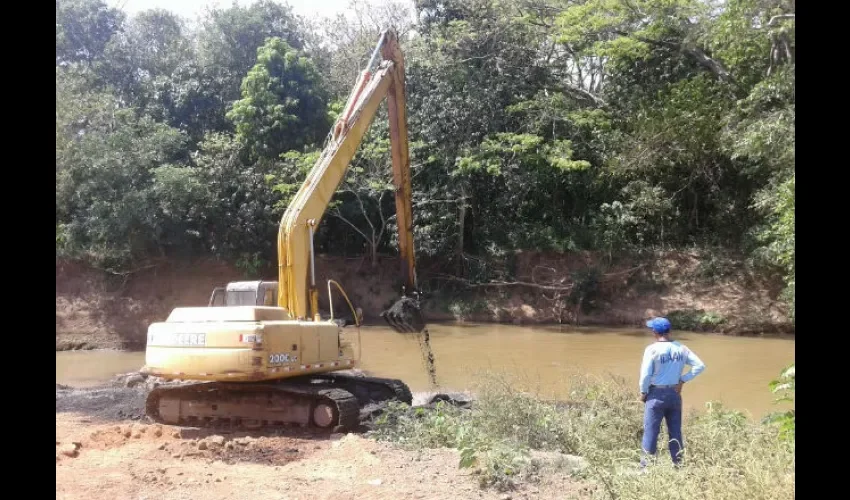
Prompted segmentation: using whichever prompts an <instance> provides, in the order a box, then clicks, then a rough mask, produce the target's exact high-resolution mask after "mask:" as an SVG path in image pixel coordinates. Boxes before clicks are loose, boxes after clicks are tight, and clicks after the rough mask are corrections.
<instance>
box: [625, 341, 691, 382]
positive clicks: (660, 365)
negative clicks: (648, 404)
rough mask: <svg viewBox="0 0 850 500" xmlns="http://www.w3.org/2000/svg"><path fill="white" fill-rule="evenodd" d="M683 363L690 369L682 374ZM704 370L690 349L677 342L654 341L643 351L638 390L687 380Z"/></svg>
mask: <svg viewBox="0 0 850 500" xmlns="http://www.w3.org/2000/svg"><path fill="white" fill-rule="evenodd" d="M685 365H688V366H690V367H691V371H690V372H688V373H687V374H685V375H684V376H682V372H683V371H684V370H685ZM703 370H705V364H704V363H703V362H702V361H701V360H700V359H699V358H698V357H697V355H696V354H694V353H693V352H692V351H691V350H690V349H688V348H687V347H685V346H683V345H682V344H680V343H679V342H675V341H670V342H655V343H654V344H652V345H649V346H647V347H646V349H645V350H644V351H643V362H642V363H641V366H640V392H643V393H647V392H649V386H650V385H676V384H678V383H679V381H682V382H688V381H689V380H692V379H693V378H694V377H696V376H697V375H699V374H700V373H702V371H703Z"/></svg>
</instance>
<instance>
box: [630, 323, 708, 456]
mask: <svg viewBox="0 0 850 500" xmlns="http://www.w3.org/2000/svg"><path fill="white" fill-rule="evenodd" d="M646 326H647V327H649V328H650V329H652V331H653V333H654V335H655V342H654V343H652V344H651V345H649V346H647V348H646V349H645V350H644V352H643V362H642V363H641V366H640V399H641V401H643V402H644V403H645V408H644V415H643V452H644V457H643V458H642V459H641V462H640V463H641V467H645V466H646V459H647V457H646V455H647V454H649V455H655V452H656V447H657V445H658V432H659V431H660V430H661V420H662V419H664V420H665V421H666V422H667V432H668V434H669V435H670V457H671V458H672V459H673V464H674V465H677V466H678V465H679V463H680V462H681V451H682V449H683V448H684V445H683V442H682V395H681V392H682V384H684V383H685V382H690V381H691V380H693V379H694V377H696V376H697V375H699V374H700V373H702V371H703V370H705V364H703V362H702V361H701V360H700V359H699V358H698V357H697V355H696V354H694V353H693V352H692V351H691V350H690V349H688V348H687V347H685V346H684V345H682V344H680V343H679V342H675V341H672V340H670V321H669V320H668V319H667V318H653V319H651V320H649V321H647V322H646ZM685 365H688V366H690V367H691V371H690V372H688V373H686V374H685V375H682V372H683V371H684V369H685Z"/></svg>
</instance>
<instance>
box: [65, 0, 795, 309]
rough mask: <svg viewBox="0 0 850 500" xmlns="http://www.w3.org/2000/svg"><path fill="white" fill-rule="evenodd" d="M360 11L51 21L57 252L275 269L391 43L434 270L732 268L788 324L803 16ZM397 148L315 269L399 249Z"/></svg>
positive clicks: (383, 125)
mask: <svg viewBox="0 0 850 500" xmlns="http://www.w3.org/2000/svg"><path fill="white" fill-rule="evenodd" d="M358 5H359V7H358V8H357V10H356V15H355V16H353V17H350V18H344V17H342V16H340V17H339V18H337V19H332V20H327V21H324V22H316V21H314V20H305V19H299V18H298V17H297V16H295V15H294V14H293V13H292V11H291V10H290V9H289V8H288V7H287V6H285V5H282V4H279V3H275V2H271V1H268V0H265V1H259V2H257V3H255V4H253V5H250V6H247V7H241V6H233V7H229V8H223V9H214V10H210V11H208V12H207V13H206V14H205V15H204V16H203V17H202V18H201V19H199V20H196V21H197V22H192V21H194V20H184V19H180V18H177V17H175V16H174V15H172V14H171V13H169V12H167V11H162V10H151V11H146V12H143V13H141V14H138V15H136V16H134V17H131V18H126V16H124V15H123V14H122V13H121V12H120V11H118V10H116V9H114V8H111V7H109V5H108V4H107V3H105V2H103V1H102V0H57V2H56V105H57V110H56V226H57V233H56V238H57V251H59V252H62V253H65V254H68V255H74V256H77V257H82V258H86V259H88V260H90V261H92V262H93V263H96V264H97V265H101V266H107V267H112V268H119V267H127V266H134V265H139V264H140V263H142V262H144V261H146V260H148V259H150V258H152V257H155V256H170V255H174V254H176V253H187V254H193V255H197V254H216V255H220V256H223V257H225V258H229V259H232V260H234V261H235V260H238V259H241V261H242V262H249V261H250V262H262V261H272V260H273V259H274V258H275V255H274V241H275V238H276V234H275V233H276V228H277V221H278V219H279V217H280V215H281V214H282V211H283V210H284V209H285V206H286V203H287V202H288V200H289V198H290V197H291V195H292V194H293V193H294V189H297V186H298V184H299V182H300V181H301V180H303V178H304V176H305V175H306V172H307V170H309V168H310V166H311V164H312V161H314V160H315V159H316V157H317V152H318V151H320V150H321V147H322V143H323V141H324V138H325V135H326V134H327V132H328V131H329V128H330V123H331V120H332V119H333V118H334V117H335V116H336V113H338V112H339V110H340V108H341V104H342V103H343V102H344V101H345V99H346V98H347V96H348V93H349V92H350V90H351V87H352V86H353V84H354V82H355V80H356V78H357V75H358V72H359V70H360V68H362V66H363V64H365V62H366V60H367V58H368V57H369V55H370V51H371V48H372V46H373V45H374V43H375V41H376V40H377V35H378V33H379V32H380V30H381V29H382V28H383V27H384V25H389V24H392V25H394V26H395V27H396V28H397V29H398V31H399V32H400V33H402V35H403V48H404V50H405V56H406V73H407V90H408V96H407V98H408V107H409V110H408V111H409V126H410V139H411V141H412V143H413V144H412V148H411V149H412V164H413V169H414V191H415V200H414V205H415V230H416V238H417V246H418V251H419V252H421V253H422V255H423V257H424V256H429V257H432V258H434V259H436V260H438V261H440V262H442V263H444V264H445V267H446V268H449V265H451V269H453V270H454V271H455V272H457V273H468V272H469V262H471V260H470V257H478V258H483V259H487V258H494V257H497V256H500V255H505V254H507V253H509V252H511V251H513V250H517V249H528V248H535V249H548V250H556V251H570V250H577V249H593V250H604V251H608V252H613V251H618V250H637V249H645V248H652V247H657V246H662V245H663V246H668V247H669V246H679V247H681V246H690V245H712V246H725V247H733V248H742V247H743V248H745V249H747V251H748V252H749V254H750V255H751V256H752V257H753V258H754V260H755V261H757V262H761V263H764V264H765V265H766V266H767V268H768V269H771V268H772V269H776V270H779V271H780V272H782V273H783V275H784V276H785V277H786V280H787V285H788V297H789V299H790V300H791V302H792V304H793V292H794V283H795V281H794V272H795V268H794V210H795V208H794V207H795V205H794V189H795V176H794V162H795V143H794V123H795V117H794V116H795V115H794V113H795V97H794V96H795V24H794V23H795V13H794V2H793V1H790V0H729V1H726V2H713V1H710V0H519V1H517V0H513V1H506V0H418V1H416V2H415V6H412V7H409V6H408V4H407V3H399V4H396V3H391V2H389V3H388V2H382V3H380V4H376V5H373V6H366V7H363V6H362V4H358ZM411 8H412V9H414V10H415V12H412V11H411ZM414 14H416V15H414ZM413 19H415V22H414V21H411V20H413ZM387 129H388V127H387V120H386V115H385V112H384V111H382V112H381V113H379V115H378V118H377V119H376V120H375V123H374V124H373V127H372V130H371V132H370V133H369V135H368V136H367V139H366V141H365V142H364V144H363V146H362V147H361V152H360V154H359V155H358V157H357V158H356V159H355V161H354V163H353V165H352V167H353V172H352V173H351V175H350V177H349V178H348V179H347V180H346V182H345V183H344V185H343V186H341V188H340V191H339V193H338V195H337V197H336V198H335V205H334V207H332V208H331V209H330V210H329V212H328V214H329V217H327V219H326V221H325V223H324V224H323V226H322V229H321V231H320V232H319V234H318V236H317V246H318V248H319V249H321V250H322V251H326V252H331V253H349V254H351V253H365V252H368V253H370V254H371V255H372V256H373V258H374V256H375V255H377V254H378V253H379V252H392V251H393V245H394V241H395V237H396V233H395V227H394V225H393V224H394V219H393V213H394V205H393V200H392V187H391V177H390V172H389V169H388V165H389V147H388V142H387V138H388V133H387Z"/></svg>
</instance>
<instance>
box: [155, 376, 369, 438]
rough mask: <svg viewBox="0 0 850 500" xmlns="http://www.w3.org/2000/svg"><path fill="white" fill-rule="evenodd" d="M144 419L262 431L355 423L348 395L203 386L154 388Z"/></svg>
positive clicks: (296, 387)
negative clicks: (146, 417)
mask: <svg viewBox="0 0 850 500" xmlns="http://www.w3.org/2000/svg"><path fill="white" fill-rule="evenodd" d="M145 412H146V413H147V415H148V416H149V417H150V418H151V419H152V420H154V421H155V422H157V423H160V424H166V425H177V426H183V427H225V428H230V429H265V428H275V427H288V426H292V425H300V426H304V427H314V428H319V429H327V430H333V431H335V432H345V431H349V430H354V429H356V428H357V427H358V426H359V423H360V405H359V404H358V402H357V398H355V397H354V396H353V395H352V394H351V393H349V392H347V391H345V390H342V389H338V388H334V387H327V386H322V385H309V384H301V383H290V382H284V383H272V384H268V383H244V384H239V383H225V382H209V383H198V384H192V385H186V386H182V387H158V388H156V389H154V390H153V391H151V392H150V394H148V398H147V401H146V405H145Z"/></svg>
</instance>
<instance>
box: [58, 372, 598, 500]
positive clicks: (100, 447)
mask: <svg viewBox="0 0 850 500" xmlns="http://www.w3.org/2000/svg"><path fill="white" fill-rule="evenodd" d="M126 382H127V379H126V378H125V379H123V380H118V381H116V383H115V384H113V385H104V386H102V387H97V388H91V389H72V388H69V387H64V386H58V385H57V388H56V498H57V499H69V500H70V499H85V500H100V499H104V500H106V499H110V500H111V499H114V498H127V499H131V498H132V499H157V500H160V499H183V498H186V499H188V498H206V499H250V498H287V499H308V498H309V499H316V498H319V499H324V498H334V499H355V498H357V499H362V498H374V499H381V498H387V499H389V498H392V499H454V498H481V499H496V498H499V499H505V498H538V497H541V498H542V497H556V496H557V497H564V495H565V494H566V493H569V492H573V493H576V494H581V493H582V488H585V485H584V484H583V483H581V482H580V481H579V480H577V479H574V478H569V477H565V476H563V475H561V476H560V477H552V478H547V479H545V480H544V481H542V482H540V483H538V484H527V485H520V487H519V489H518V490H516V491H512V492H511V493H510V494H509V495H508V494H505V493H499V492H497V491H493V490H486V489H481V487H480V486H479V483H478V479H477V476H476V473H475V471H474V470H466V469H464V470H461V469H458V460H459V456H458V453H457V451H455V450H448V449H437V450H421V451H419V452H409V451H403V450H401V449H399V448H397V447H394V446H392V445H390V444H386V443H380V442H376V441H373V440H371V439H368V438H366V437H364V436H363V435H361V434H346V435H342V434H328V433H323V434H320V433H315V432H311V431H308V430H306V429H300V428H293V429H287V430H285V431H280V432H274V433H271V432H267V433H245V432H230V433H229V432H222V431H212V430H210V431H207V430H199V429H191V428H182V429H181V428H177V427H171V426H162V425H157V424H150V423H148V422H146V419H145V417H144V416H143V414H144V412H143V403H144V398H145V397H146V394H147V390H148V389H149V387H150V384H149V383H147V382H145V381H136V382H132V381H131V383H130V384H129V385H132V387H126V385H128V384H127V383H126ZM419 399H420V400H421V399H422V398H421V395H420V398H419Z"/></svg>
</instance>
